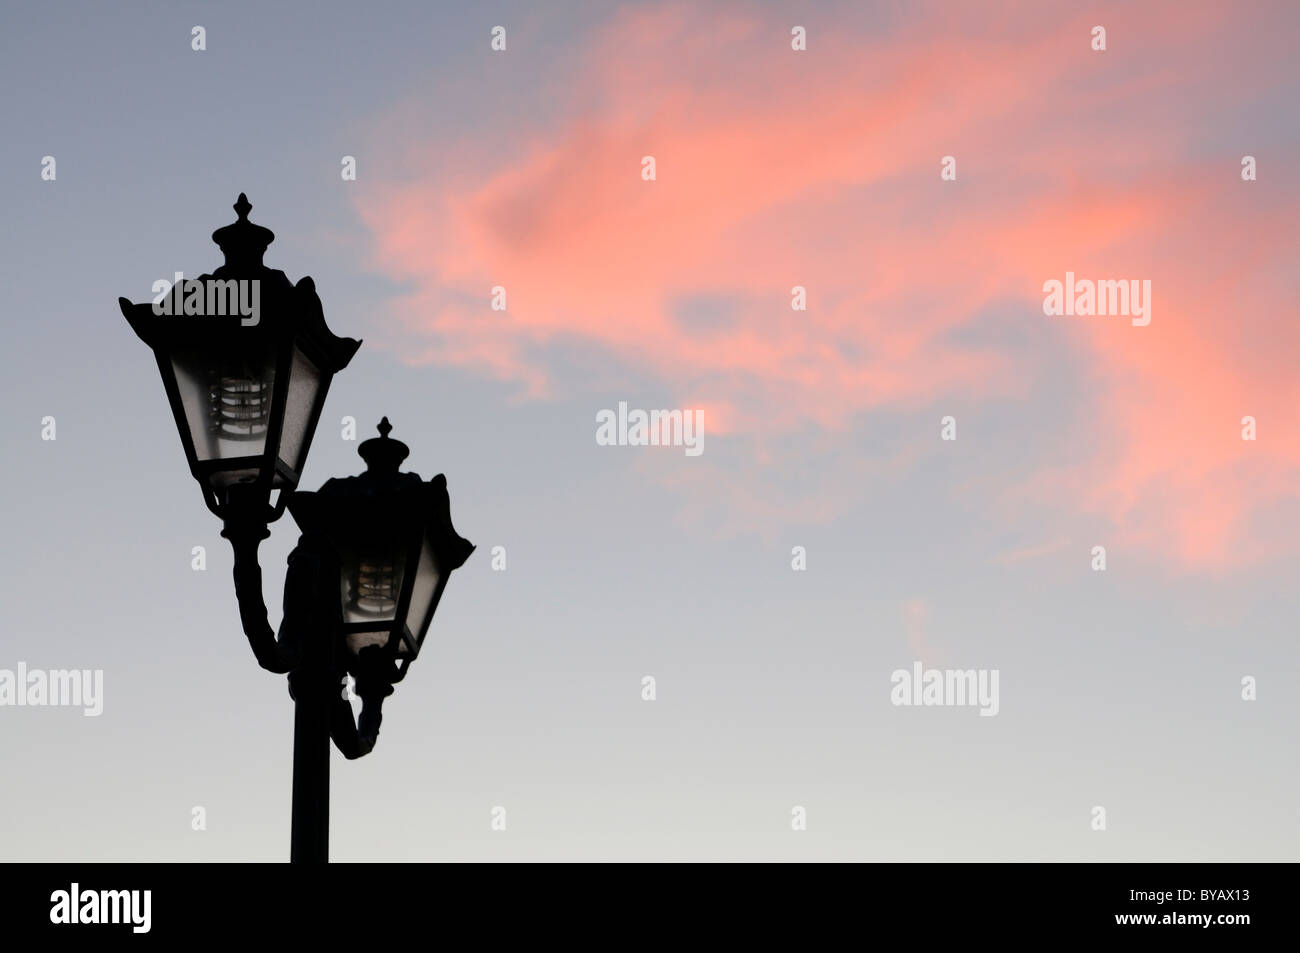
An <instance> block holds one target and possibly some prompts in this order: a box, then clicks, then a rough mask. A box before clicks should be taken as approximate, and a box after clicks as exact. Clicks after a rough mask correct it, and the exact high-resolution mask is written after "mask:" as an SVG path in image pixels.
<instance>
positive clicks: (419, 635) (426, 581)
mask: <svg viewBox="0 0 1300 953" xmlns="http://www.w3.org/2000/svg"><path fill="white" fill-rule="evenodd" d="M441 580H442V571H441V569H440V567H439V566H438V557H437V555H436V554H435V553H434V551H433V543H432V541H431V540H430V539H429V536H428V535H427V534H426V535H425V537H424V543H423V545H422V547H421V549H420V562H419V565H418V566H417V568H416V570H415V585H414V586H412V587H411V607H410V609H409V610H408V611H407V613H406V628H407V631H409V632H410V633H411V638H413V639H414V640H415V644H416V646H417V647H418V646H419V644H420V642H421V640H422V639H423V638H424V629H425V621H426V620H427V619H428V616H429V608H430V606H431V605H432V604H433V599H434V596H435V595H436V594H437V592H438V583H439V582H440V581H441Z"/></svg>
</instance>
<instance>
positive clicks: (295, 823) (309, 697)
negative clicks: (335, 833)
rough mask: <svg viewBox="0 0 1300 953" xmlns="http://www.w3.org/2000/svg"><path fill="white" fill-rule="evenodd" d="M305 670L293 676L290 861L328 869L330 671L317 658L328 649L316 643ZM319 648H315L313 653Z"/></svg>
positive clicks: (306, 657) (321, 642)
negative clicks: (313, 864)
mask: <svg viewBox="0 0 1300 953" xmlns="http://www.w3.org/2000/svg"><path fill="white" fill-rule="evenodd" d="M309 646H312V647H309V648H308V649H307V651H305V652H304V653H303V661H302V666H301V667H300V668H299V669H297V670H296V671H294V672H293V673H292V674H291V675H290V676H289V692H290V694H292V695H293V820H292V828H293V830H292V836H291V839H290V840H291V843H290V848H289V859H290V860H291V861H292V862H293V863H296V864H297V863H317V864H323V863H327V862H328V861H329V845H330V724H329V722H330V702H331V701H332V699H331V698H330V694H331V691H332V690H333V687H332V686H331V685H330V684H329V674H330V673H329V668H328V666H322V665H321V664H320V662H321V660H320V659H319V658H317V657H316V656H318V655H320V654H322V653H321V651H320V649H321V648H325V649H328V643H326V642H325V640H324V639H312V640H310V642H309ZM313 647H314V648H313Z"/></svg>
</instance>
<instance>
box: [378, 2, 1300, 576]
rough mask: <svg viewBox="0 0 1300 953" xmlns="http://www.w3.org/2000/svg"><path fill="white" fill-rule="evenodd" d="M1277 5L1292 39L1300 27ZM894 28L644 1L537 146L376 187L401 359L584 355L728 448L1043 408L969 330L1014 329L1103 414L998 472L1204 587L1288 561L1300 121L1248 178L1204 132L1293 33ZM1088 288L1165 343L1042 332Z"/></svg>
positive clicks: (535, 370) (1046, 24) (992, 18)
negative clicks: (1083, 446)
mask: <svg viewBox="0 0 1300 953" xmlns="http://www.w3.org/2000/svg"><path fill="white" fill-rule="evenodd" d="M947 6H948V7H950V6H951V5H947ZM1256 15H1257V16H1264V17H1273V18H1277V19H1278V20H1279V21H1282V20H1283V19H1285V22H1287V23H1288V24H1289V26H1290V28H1291V34H1292V35H1294V28H1295V23H1294V20H1295V16H1296V15H1295V13H1294V12H1293V11H1288V10H1287V9H1286V8H1285V7H1283V6H1280V5H1279V6H1269V7H1262V8H1261V9H1260V10H1259V11H1257V14H1256ZM896 16H897V17H898V18H897V19H892V20H891V21H890V22H889V23H888V24H887V25H884V26H879V25H877V26H873V25H872V24H870V23H863V25H862V27H861V29H858V30H855V29H853V28H851V27H847V28H846V27H844V26H843V25H842V18H837V26H836V28H835V29H830V28H829V27H828V28H826V29H824V30H821V31H819V30H818V29H817V25H816V24H809V29H810V40H809V50H808V51H807V52H803V53H795V52H792V51H791V50H790V49H789V43H788V29H789V26H788V25H787V24H782V23H779V22H777V21H776V20H774V19H773V18H772V17H770V16H768V15H767V14H761V15H760V14H759V13H757V12H755V11H754V10H753V9H752V8H750V7H747V6H736V7H723V8H717V9H714V8H710V9H709V11H708V13H707V14H705V13H703V12H701V10H700V8H699V7H698V6H696V5H686V4H667V5H658V6H651V5H638V6H636V7H631V8H625V9H624V10H623V11H622V12H620V13H619V14H617V15H616V16H614V17H613V18H612V19H611V20H609V21H608V22H606V23H604V24H602V25H601V26H600V27H599V29H598V31H597V33H596V35H595V36H594V37H593V38H592V40H591V42H590V45H589V48H588V52H587V54H586V56H587V60H586V62H585V64H584V66H583V68H582V70H581V75H582V77H583V78H582V81H581V82H579V83H576V84H575V85H574V88H573V89H572V90H571V91H570V100H569V101H567V102H566V101H561V102H558V103H557V104H556V107H555V108H556V116H555V121H554V122H552V123H548V124H546V125H545V126H543V127H541V129H542V130H544V131H540V132H533V133H530V135H529V137H528V138H527V139H526V140H525V141H521V142H520V143H519V144H518V149H517V151H515V152H513V153H511V154H509V155H500V156H495V157H490V156H485V155H484V154H483V153H482V150H481V149H478V148H476V146H475V143H474V142H473V141H472V139H471V138H466V139H465V140H464V141H457V140H456V138H455V137H454V136H452V137H450V139H451V141H447V139H446V138H444V137H439V139H438V141H437V142H436V143H430V144H429V146H428V148H421V149H417V150H413V151H412V152H411V154H410V157H409V161H408V170H407V171H408V173H409V174H408V175H407V177H406V179H405V180H404V181H403V182H402V183H401V184H388V185H375V186H372V187H368V188H365V189H363V190H362V191H361V192H360V193H359V195H360V199H359V211H360V213H361V215H362V217H363V218H364V220H365V221H366V223H367V224H368V225H369V226H370V228H371V229H372V230H373V233H374V236H375V258H374V261H375V263H376V266H377V267H380V268H382V269H383V270H384V271H386V272H387V273H388V274H389V275H391V276H392V277H395V278H398V279H401V280H403V281H406V282H409V283H410V284H411V286H412V287H413V289H414V290H413V291H412V293H411V294H410V295H408V296H406V297H404V298H401V299H399V300H398V301H397V302H396V305H395V307H396V311H397V314H398V316H399V317H400V318H401V320H402V321H403V323H404V326H405V327H406V328H407V330H408V331H409V334H410V338H409V340H410V346H409V348H408V349H407V356H408V357H409V358H410V359H413V360H429V361H438V362H446V363H452V364H457V365H462V366H467V367H471V368H474V369H478V370H481V371H482V372H484V373H486V374H490V375H493V376H495V377H497V378H499V379H502V380H506V381H512V382H516V383H518V384H519V385H521V386H522V388H523V392H524V394H525V395H527V396H530V397H543V396H546V395H548V394H552V393H557V392H560V391H563V390H567V389H571V388H573V387H574V386H575V385H574V384H573V383H572V382H571V381H570V380H569V379H567V378H565V377H563V375H562V373H561V371H560V370H559V369H560V368H566V369H567V368H571V367H572V366H573V363H574V361H575V360H581V359H582V358H581V357H575V355H579V356H585V358H586V359H588V360H590V362H591V363H592V364H593V365H599V366H601V367H602V368H606V369H608V368H610V367H613V368H623V369H627V370H628V371H630V372H634V373H637V374H639V375H643V376H645V377H648V378H650V379H653V380H655V381H657V382H658V384H659V386H660V387H662V388H663V389H664V390H666V391H669V392H672V393H673V394H675V395H676V397H677V403H678V404H687V403H688V402H690V405H691V406H701V405H702V406H707V407H708V408H709V413H708V419H709V421H710V425H711V430H713V432H715V433H721V432H727V433H732V434H736V435H741V436H745V435H748V436H754V435H758V434H763V435H772V434H777V433H782V432H787V433H794V432H801V431H805V432H806V431H809V430H820V431H830V432H838V431H844V430H846V429H847V428H850V427H852V426H853V425H854V423H855V421H857V420H859V419H861V415H863V414H865V413H868V412H887V411H907V412H910V411H914V410H916V409H918V408H923V407H928V406H930V405H932V404H933V403H934V402H935V401H936V400H939V399H941V398H944V397H946V396H950V395H961V396H962V397H963V399H965V400H966V401H968V402H969V401H973V400H974V401H989V400H998V399H1001V400H1008V401H1011V400H1014V401H1032V400H1034V398H1035V395H1034V394H1033V393H1031V392H1029V389H1028V388H1029V384H1028V381H1029V380H1030V378H1031V377H1032V376H1033V375H1032V373H1031V372H1032V371H1034V370H1036V368H1034V367H1032V366H1026V363H1025V362H1026V361H1027V360H1032V357H1027V356H1026V354H1025V353H1024V352H1017V353H1014V354H1013V353H1010V352H1008V351H1007V350H1006V349H1002V348H999V347H997V346H995V345H994V344H991V343H987V342H986V343H977V341H978V340H979V338H978V335H972V334H970V333H969V332H972V331H979V330H980V329H981V327H982V325H983V324H984V323H985V322H986V321H987V320H988V318H987V316H988V314H989V313H990V310H991V309H993V310H1000V311H1003V312H1005V311H1006V310H1007V309H1008V308H1009V307H1010V308H1012V309H1013V310H1014V315H1013V317H1014V319H1016V320H1023V321H1024V322H1025V323H1026V325H1027V326H1029V325H1034V326H1035V330H1038V328H1037V325H1038V324H1040V323H1041V322H1056V324H1057V325H1058V326H1059V328H1060V334H1061V336H1062V337H1063V339H1064V340H1066V341H1067V342H1068V344H1069V347H1070V348H1071V350H1072V353H1073V354H1074V355H1075V356H1076V360H1073V361H1071V362H1069V363H1068V364H1067V365H1066V366H1062V367H1060V368H1053V369H1052V370H1053V372H1054V373H1061V374H1073V375H1077V376H1078V377H1079V378H1080V380H1081V381H1082V382H1083V388H1082V392H1083V394H1084V397H1083V400H1084V401H1085V403H1084V404H1083V405H1082V406H1079V407H1076V408H1073V413H1072V415H1071V418H1070V419H1068V420H1063V421H1062V426H1071V427H1078V428H1079V429H1080V433H1081V434H1086V439H1087V440H1088V441H1089V442H1090V446H1089V448H1088V452H1087V453H1085V454H1080V455H1078V457H1077V458H1075V459H1071V460H1068V461H1064V460H1053V459H1050V458H1046V457H1043V458H1040V459H1038V460H1037V461H1036V462H1035V463H1034V465H1033V466H1032V467H1031V469H1029V470H1028V471H1025V472H1023V473H1020V474H1012V475H1010V476H1009V477H1008V481H1007V482H1009V483H1013V484H1016V485H1017V492H1018V494H1019V496H1020V498H1021V499H1029V500H1034V501H1036V502H1037V503H1039V504H1042V505H1046V506H1049V507H1050V506H1051V505H1057V506H1060V505H1062V504H1063V502H1064V501H1068V504H1069V506H1070V507H1073V508H1078V509H1082V510H1085V511H1088V512H1093V513H1097V514H1100V515H1102V516H1104V517H1106V518H1108V519H1109V520H1111V521H1112V522H1113V524H1114V525H1115V527H1116V532H1117V534H1118V536H1119V538H1120V539H1122V540H1124V541H1126V542H1131V543H1133V544H1135V545H1140V546H1143V547H1145V548H1148V549H1149V550H1151V551H1152V552H1154V553H1157V554H1159V555H1161V556H1163V557H1168V558H1172V559H1174V560H1176V561H1178V562H1179V563H1181V564H1184V565H1187V566H1193V567H1198V568H1206V567H1212V566H1219V565H1230V564H1235V563H1239V562H1241V561H1245V560H1250V559H1255V558H1261V557H1263V556H1267V555H1270V554H1272V553H1275V552H1277V551H1278V550H1279V549H1288V548H1295V547H1296V546H1297V544H1296V543H1294V542H1291V541H1285V540H1278V539H1268V540H1265V539H1264V538H1263V537H1261V536H1259V535H1258V534H1256V533H1255V532H1254V531H1253V529H1252V520H1253V519H1255V518H1256V517H1257V516H1258V514H1259V512H1260V511H1261V509H1266V508H1268V507H1269V506H1273V505H1276V504H1278V503H1279V502H1280V501H1285V500H1286V499H1288V498H1290V497H1291V496H1293V495H1294V491H1293V490H1292V489H1291V488H1292V487H1293V486H1296V485H1297V483H1296V479H1297V478H1298V477H1300V426H1298V425H1297V424H1296V423H1295V420H1296V419H1297V416H1296V414H1295V413H1294V410H1293V408H1294V407H1296V406H1297V401H1296V399H1295V398H1296V397H1297V396H1298V395H1297V394H1296V386H1295V384H1294V383H1293V382H1292V381H1293V378H1294V373H1293V372H1292V371H1291V370H1290V368H1289V367H1288V362H1287V361H1285V360H1280V359H1279V357H1280V355H1285V354H1291V353H1295V346H1296V345H1297V344H1300V340H1297V337H1298V336H1300V329H1297V327H1296V325H1295V322H1294V321H1289V320H1285V318H1286V317H1288V315H1287V314H1286V313H1285V312H1286V311H1287V310H1288V308H1289V310H1290V311H1294V308H1293V307H1290V306H1289V302H1290V301H1293V300H1294V292H1295V290H1296V287H1295V286H1296V283H1297V282H1296V269H1295V264H1294V261H1293V260H1291V259H1289V258H1288V257H1287V256H1286V254H1285V249H1287V248H1288V247H1292V248H1293V247H1294V246H1295V244H1296V238H1297V229H1296V225H1295V222H1296V212H1297V209H1298V207H1300V203H1298V202H1297V190H1296V186H1295V185H1294V184H1293V183H1292V182H1290V181H1284V180H1283V179H1282V171H1281V170H1282V169H1283V168H1284V167H1285V166H1286V164H1287V163H1288V162H1293V160H1294V159H1295V157H1296V151H1297V150H1296V136H1295V135H1294V133H1295V131H1296V129H1295V122H1294V120H1292V121H1291V133H1292V134H1291V136H1290V138H1288V139H1286V140H1285V141H1284V142H1283V143H1282V144H1281V145H1279V146H1275V147H1274V149H1273V151H1272V154H1271V155H1270V156H1269V157H1268V158H1265V159H1263V160H1262V165H1263V167H1264V168H1266V169H1268V170H1269V171H1268V173H1267V174H1266V176H1265V177H1264V179H1262V180H1261V181H1259V182H1254V183H1243V182H1241V181H1240V179H1239V177H1238V174H1237V168H1238V161H1239V158H1240V156H1241V154H1243V153H1245V152H1249V151H1251V150H1252V149H1254V148H1256V146H1255V143H1257V142H1259V137H1258V136H1255V137H1254V138H1252V139H1251V140H1250V141H1237V139H1236V138H1235V137H1233V136H1230V135H1228V134H1227V133H1226V132H1225V133H1224V134H1221V135H1219V136H1212V135H1207V134H1206V125H1207V124H1211V123H1216V122H1217V123H1219V124H1220V125H1221V126H1222V128H1223V129H1225V130H1230V129H1235V128H1239V127H1240V125H1241V121H1240V119H1236V120H1235V121H1234V120H1233V117H1237V116H1239V115H1240V114H1241V112H1242V110H1243V108H1249V109H1255V107H1256V106H1257V105H1258V103H1260V102H1261V101H1264V100H1266V99H1267V97H1268V96H1270V95H1272V96H1276V95H1278V94H1279V92H1285V91H1286V90H1285V86H1284V82H1285V81H1284V80H1283V79H1281V78H1280V74H1279V73H1278V72H1277V67H1278V66H1279V65H1280V64H1281V63H1282V62H1284V61H1285V60H1284V57H1285V56H1286V55H1287V52H1286V46H1285V43H1283V42H1281V41H1280V40H1276V39H1274V40H1270V39H1269V36H1270V35H1271V36H1273V37H1275V38H1276V37H1277V36H1279V35H1281V34H1282V33H1283V32H1284V31H1281V30H1278V31H1274V32H1273V33H1272V34H1270V31H1266V30H1260V29H1259V28H1258V24H1257V23H1256V24H1255V26H1254V27H1253V28H1252V30H1251V31H1250V34H1251V35H1253V36H1255V37H1263V39H1262V40H1259V41H1258V42H1259V43H1262V44H1263V46H1262V47H1252V46H1250V45H1248V44H1247V42H1246V40H1245V39H1244V38H1243V37H1244V31H1241V30H1239V29H1237V27H1236V23H1235V20H1234V17H1235V15H1234V14H1233V13H1232V11H1231V10H1230V9H1228V8H1226V7H1225V8H1222V9H1220V10H1212V9H1207V8H1206V7H1204V6H1200V5H1198V6H1196V7H1193V8H1188V7H1187V6H1186V5H1177V4H1168V5H1152V6H1144V7H1143V9H1142V10H1141V11H1135V10H1132V9H1129V8H1128V5H1110V6H1103V7H1101V8H1096V9H1090V10H1089V11H1086V12H1079V11H1073V10H1070V9H1069V8H1065V7H1061V8H1059V9H1055V10H1048V11H1044V10H1043V9H1041V7H1040V6H1039V5H1037V4H1006V5H1001V6H997V5H995V6H994V7H990V8H988V9H982V10H981V11H979V13H978V14H975V13H973V12H970V11H968V12H966V13H963V14H961V15H960V17H958V18H954V17H953V16H952V15H951V11H950V9H949V10H944V9H940V8H931V7H928V6H927V5H924V4H918V5H915V6H909V7H908V8H907V12H905V13H900V14H896ZM1093 23H1104V24H1107V25H1108V29H1109V35H1110V47H1111V48H1110V49H1109V50H1108V51H1107V52H1106V53H1094V52H1093V51H1092V50H1091V49H1090V48H1089V44H1088V35H1089V29H1090V27H1091V26H1092V25H1093ZM1207 50H1211V51H1213V54H1214V55H1213V58H1212V61H1209V62H1207V61H1206V57H1207V55H1208V54H1207ZM1274 57H1276V59H1274ZM1289 82H1291V83H1292V84H1294V82H1295V81H1294V79H1292V80H1290V81H1289ZM1189 101H1190V102H1195V103H1197V104H1198V105H1199V107H1200V110H1199V111H1198V110H1197V109H1191V108H1189V107H1188V103H1189ZM1256 112H1257V113H1258V121H1259V123H1261V124H1263V125H1267V124H1270V123H1276V122H1277V121H1278V117H1276V116H1271V115H1268V114H1267V113H1265V112H1262V111H1260V110H1258V109H1256ZM390 125H391V122H390ZM435 145H436V148H435ZM643 155H653V156H654V157H655V159H656V163H657V173H658V178H657V181H654V182H645V181H643V180H642V178H641V175H640V171H641V157H642V156H643ZM945 155H953V156H955V157H956V159H957V172H958V177H957V180H956V181H955V182H943V181H941V180H940V176H939V169H940V158H941V157H942V156H945ZM1067 270H1071V271H1074V272H1076V273H1078V274H1080V275H1092V276H1097V277H1116V278H1130V277H1132V278H1147V279H1150V280H1151V281H1152V284H1153V289H1154V291H1153V320H1152V324H1151V326H1150V327H1146V328H1134V327H1131V326H1130V325H1129V324H1128V322H1127V321H1126V320H1123V319H1114V318H1047V317H1044V316H1043V314H1042V311H1041V307H1040V305H1041V300H1042V291H1041V287H1042V283H1043V281H1045V280H1047V279H1049V278H1053V277H1056V278H1059V277H1061V276H1062V275H1063V274H1064V273H1065V272H1066V271H1067ZM495 285H502V286H504V287H505V288H506V289H507V294H508V310H507V311H506V312H505V313H499V312H491V311H489V310H488V304H487V302H488V296H489V291H490V289H491V288H492V287H493V286H495ZM795 285H802V286H804V287H806V288H807V289H808V310H807V311H792V310H791V308H790V294H791V289H792V287H793V286H795ZM1008 302H1010V303H1011V304H1010V305H1009V304H1008ZM1246 414H1251V415H1254V416H1256V417H1257V418H1258V419H1259V420H1260V421H1261V424H1260V439H1259V440H1258V441H1256V442H1255V443H1247V442H1244V441H1242V440H1241V439H1240V433H1239V431H1240V426H1239V423H1238V422H1239V420H1240V417H1241V416H1243V415H1246ZM764 465H766V466H772V467H780V466H781V465H782V461H781V459H780V458H779V457H777V458H775V459H771V458H769V459H768V460H766V461H765V464H764ZM823 489H824V488H823ZM743 496H744V494H736V498H737V499H741V498H743Z"/></svg>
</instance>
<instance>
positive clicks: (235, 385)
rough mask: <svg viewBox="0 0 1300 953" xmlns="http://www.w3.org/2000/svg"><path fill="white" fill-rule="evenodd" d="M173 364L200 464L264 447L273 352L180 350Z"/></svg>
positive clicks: (254, 453)
mask: <svg viewBox="0 0 1300 953" xmlns="http://www.w3.org/2000/svg"><path fill="white" fill-rule="evenodd" d="M172 367H173V368H174V369H175V371H176V387H177V389H178V390H179V392H180V398H181V404H182V406H183V407H184V409H185V422H186V424H187V426H188V427H189V432H190V438H191V439H192V440H193V441H194V453H195V456H196V458H197V459H198V460H199V461H200V462H202V461H207V460H228V459H232V458H235V457H255V456H260V455H261V454H262V453H263V451H265V449H266V434H267V429H268V427H269V425H270V422H271V396H272V393H273V391H274V389H275V352H274V351H273V350H272V349H271V348H270V347H269V346H261V347H254V348H241V349H240V350H238V351H233V350H231V351H224V352H220V351H219V352H216V353H212V352H204V351H201V350H199V349H197V348H184V349H181V350H177V351H176V352H175V353H173V355H172ZM252 472H253V473H254V474H256V472H257V471H256V469H254V470H253V471H252ZM226 482H231V481H229V480H227V481H226Z"/></svg>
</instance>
